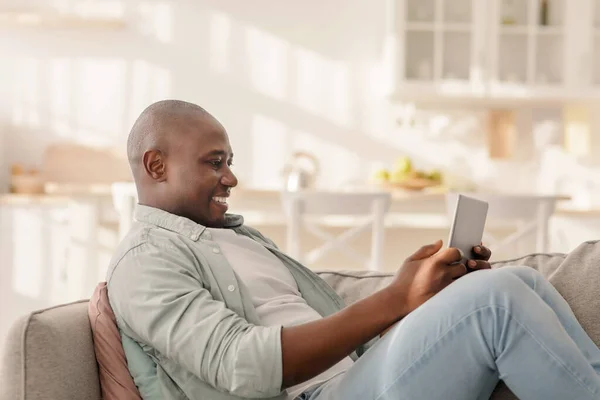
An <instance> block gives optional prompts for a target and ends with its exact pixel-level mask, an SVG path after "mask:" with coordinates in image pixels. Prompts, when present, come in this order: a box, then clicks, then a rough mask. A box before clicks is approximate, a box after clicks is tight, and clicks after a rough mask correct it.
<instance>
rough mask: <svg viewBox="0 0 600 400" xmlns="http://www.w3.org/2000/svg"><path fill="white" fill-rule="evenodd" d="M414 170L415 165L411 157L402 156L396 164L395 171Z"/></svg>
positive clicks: (405, 171)
mask: <svg viewBox="0 0 600 400" xmlns="http://www.w3.org/2000/svg"><path fill="white" fill-rule="evenodd" d="M412 170H413V165H412V160H411V159H410V157H400V158H398V159H397V160H396V162H395V164H394V171H402V172H403V173H405V174H408V173H409V172H411V171H412Z"/></svg>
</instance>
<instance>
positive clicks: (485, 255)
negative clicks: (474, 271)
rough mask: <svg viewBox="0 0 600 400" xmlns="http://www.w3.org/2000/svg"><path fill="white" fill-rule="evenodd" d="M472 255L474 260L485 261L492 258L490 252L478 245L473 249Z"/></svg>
mask: <svg viewBox="0 0 600 400" xmlns="http://www.w3.org/2000/svg"><path fill="white" fill-rule="evenodd" d="M473 253H475V258H477V259H478V260H486V261H487V260H489V259H490V257H491V256H492V251H491V250H490V249H488V248H487V247H485V246H484V245H478V246H475V247H473Z"/></svg>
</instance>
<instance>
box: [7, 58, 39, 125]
mask: <svg viewBox="0 0 600 400" xmlns="http://www.w3.org/2000/svg"><path fill="white" fill-rule="evenodd" d="M15 63H16V68H15V75H16V76H15V86H14V91H15V92H14V99H15V103H14V107H13V113H12V114H13V115H12V122H13V124H14V125H16V126H27V127H30V128H37V127H39V126H40V115H39V97H40V93H39V92H40V82H39V80H40V79H39V78H40V77H39V73H40V66H39V61H38V60H36V59H35V58H23V59H20V60H16V61H15Z"/></svg>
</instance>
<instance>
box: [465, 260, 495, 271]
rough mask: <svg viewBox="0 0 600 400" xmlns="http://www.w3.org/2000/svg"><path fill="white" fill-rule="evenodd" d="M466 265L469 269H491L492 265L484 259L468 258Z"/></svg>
mask: <svg viewBox="0 0 600 400" xmlns="http://www.w3.org/2000/svg"><path fill="white" fill-rule="evenodd" d="M467 266H468V267H469V268H471V269H491V268H492V266H491V265H490V263H489V262H487V261H486V260H469V262H468V263H467Z"/></svg>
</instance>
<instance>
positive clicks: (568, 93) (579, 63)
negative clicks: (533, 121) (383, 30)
mask: <svg viewBox="0 0 600 400" xmlns="http://www.w3.org/2000/svg"><path fill="white" fill-rule="evenodd" d="M388 4H390V14H389V15H390V17H389V24H388V38H389V41H388V45H387V51H388V53H387V55H388V61H389V65H390V68H391V71H392V76H393V78H394V79H393V80H394V83H393V85H392V91H393V97H395V98H397V99H407V100H427V99H429V100H439V99H440V98H442V99H443V98H448V99H452V98H456V99H463V100H474V99H475V100H482V99H483V100H486V101H490V102H503V101H505V102H507V104H512V101H515V100H519V99H521V100H524V101H530V100H534V101H542V100H543V101H566V100H571V99H582V98H584V99H589V98H592V97H594V96H598V95H600V90H599V89H600V28H599V26H600V25H599V23H600V0H568V1H567V0H489V1H481V0H390V2H389V3H388Z"/></svg>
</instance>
